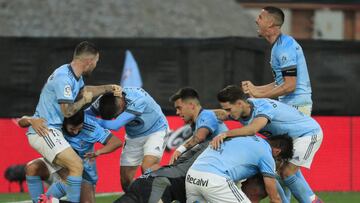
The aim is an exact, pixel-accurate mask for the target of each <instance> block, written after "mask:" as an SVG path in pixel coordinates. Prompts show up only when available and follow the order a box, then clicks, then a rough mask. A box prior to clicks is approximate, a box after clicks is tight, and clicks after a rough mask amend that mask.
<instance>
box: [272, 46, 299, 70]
mask: <svg viewBox="0 0 360 203" xmlns="http://www.w3.org/2000/svg"><path fill="white" fill-rule="evenodd" d="M277 60H278V61H279V64H280V68H281V70H286V69H288V68H291V67H295V68H296V61H297V60H296V48H295V47H294V46H292V44H290V45H289V46H284V47H282V48H281V49H279V50H278V54H277Z"/></svg>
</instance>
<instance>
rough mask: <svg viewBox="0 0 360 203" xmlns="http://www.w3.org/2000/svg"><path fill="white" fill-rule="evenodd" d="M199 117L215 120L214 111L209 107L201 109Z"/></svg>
mask: <svg viewBox="0 0 360 203" xmlns="http://www.w3.org/2000/svg"><path fill="white" fill-rule="evenodd" d="M199 118H200V119H214V120H217V117H216V114H215V112H214V111H212V110H209V109H202V110H201V112H200V114H199Z"/></svg>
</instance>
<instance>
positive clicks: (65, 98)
mask: <svg viewBox="0 0 360 203" xmlns="http://www.w3.org/2000/svg"><path fill="white" fill-rule="evenodd" d="M72 88H73V87H72V81H71V79H70V78H69V77H67V76H66V75H59V76H58V77H56V78H54V90H55V95H56V100H57V101H58V103H73V102H74V100H75V98H74V96H75V95H74V93H73V90H72Z"/></svg>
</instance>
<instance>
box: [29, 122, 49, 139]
mask: <svg viewBox="0 0 360 203" xmlns="http://www.w3.org/2000/svg"><path fill="white" fill-rule="evenodd" d="M29 122H30V124H31V127H32V128H33V129H34V130H35V132H36V133H37V134H38V135H40V136H47V135H48V134H49V130H48V128H47V127H46V121H45V119H43V118H31V119H30V120H29Z"/></svg>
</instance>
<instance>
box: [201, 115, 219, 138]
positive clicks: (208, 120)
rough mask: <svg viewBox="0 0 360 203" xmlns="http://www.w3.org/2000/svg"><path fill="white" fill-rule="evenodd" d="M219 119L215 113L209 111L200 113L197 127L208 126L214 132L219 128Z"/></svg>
mask: <svg viewBox="0 0 360 203" xmlns="http://www.w3.org/2000/svg"><path fill="white" fill-rule="evenodd" d="M218 126H219V125H218V120H217V118H216V115H215V113H213V112H210V111H207V112H203V113H201V114H200V117H199V118H198V120H197V121H196V129H200V128H207V129H208V130H209V131H210V133H211V134H213V133H214V132H215V131H216V130H217V128H218Z"/></svg>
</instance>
